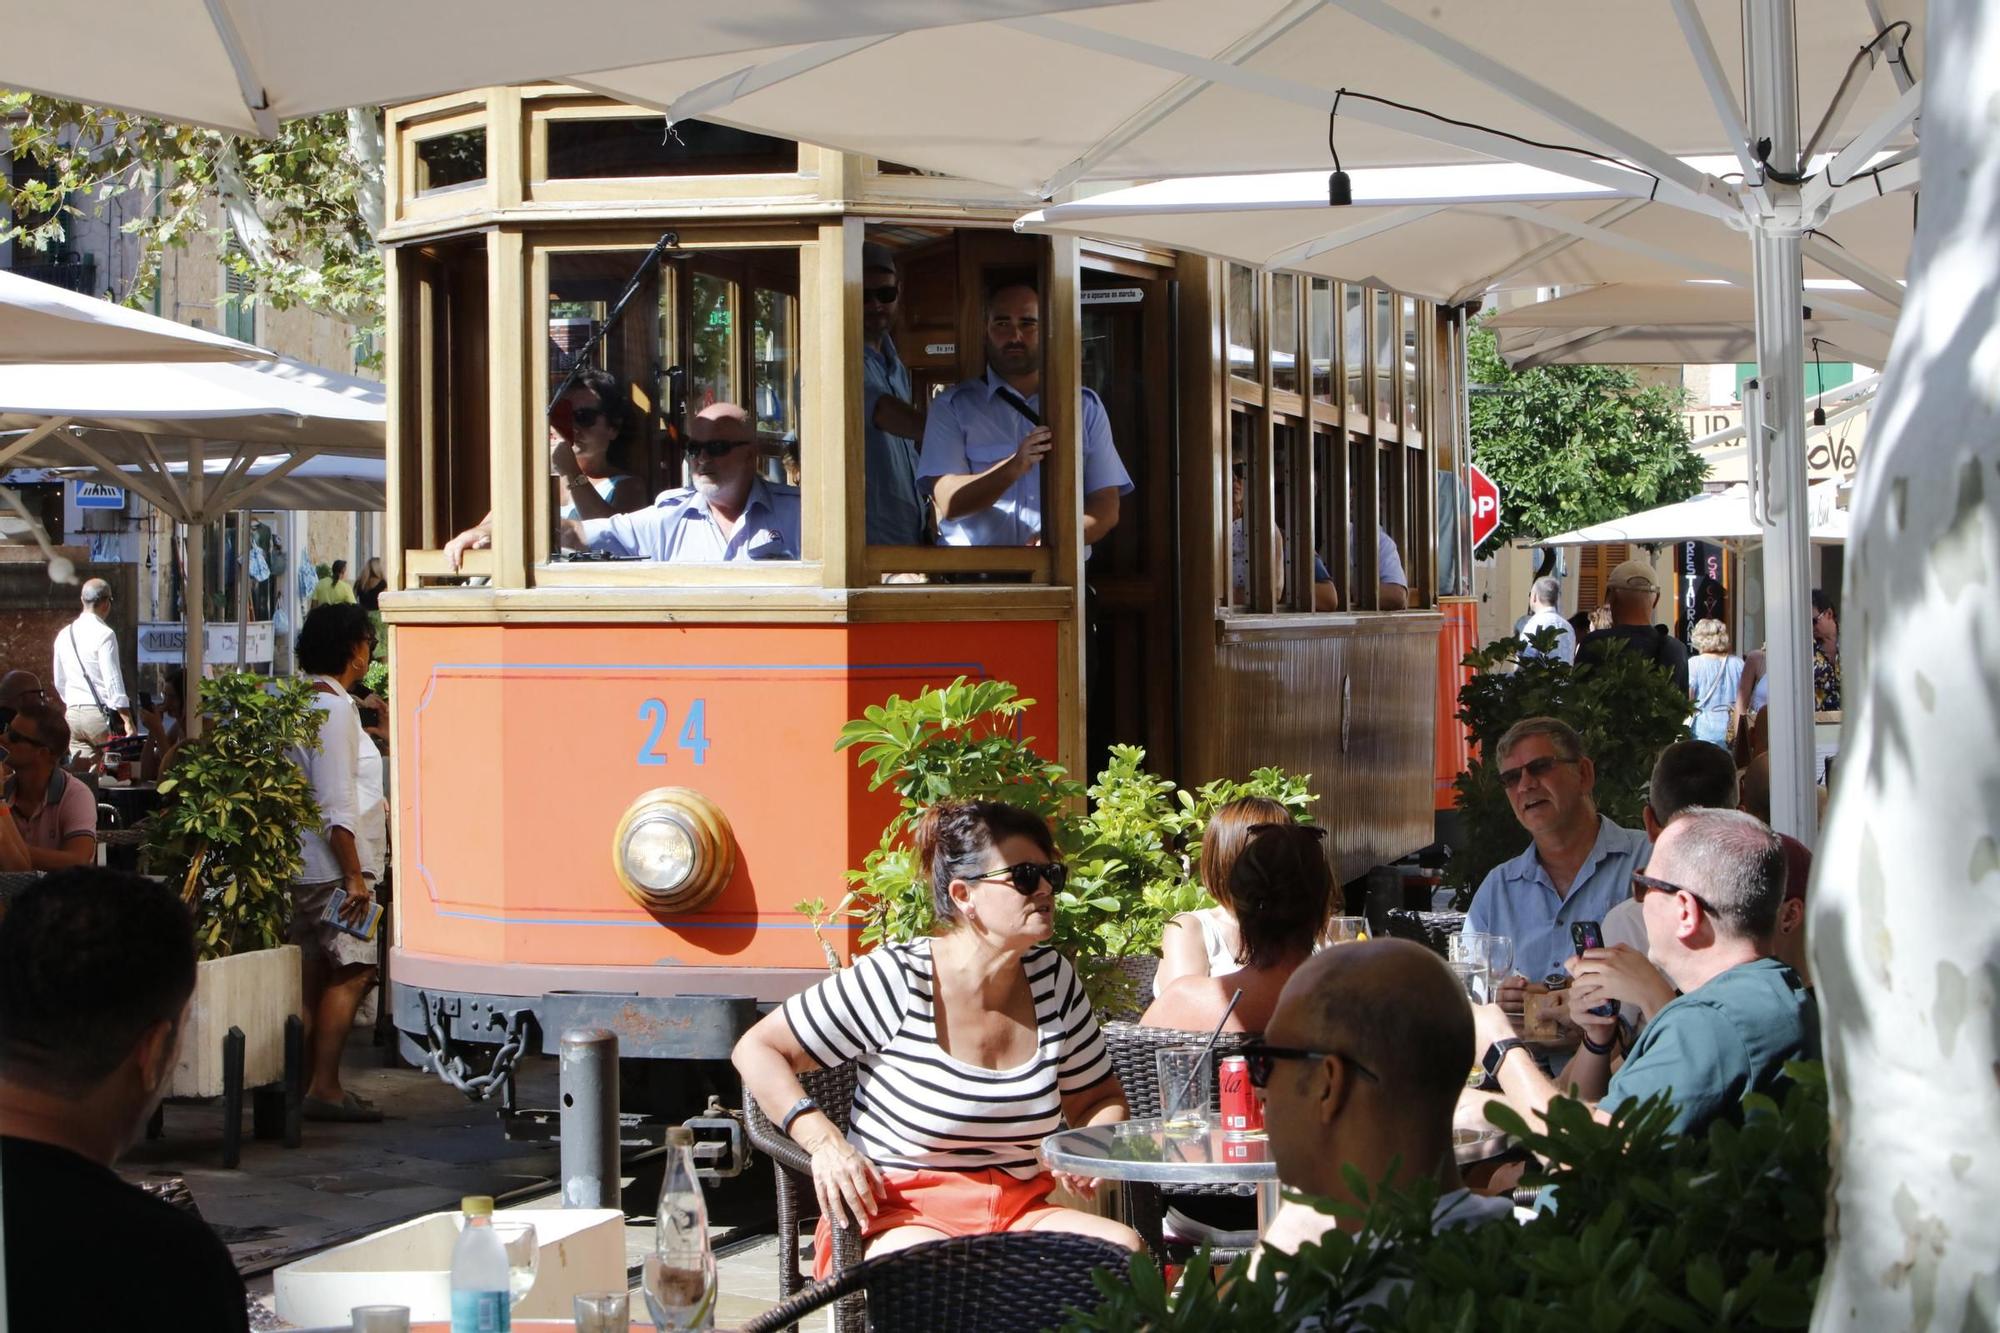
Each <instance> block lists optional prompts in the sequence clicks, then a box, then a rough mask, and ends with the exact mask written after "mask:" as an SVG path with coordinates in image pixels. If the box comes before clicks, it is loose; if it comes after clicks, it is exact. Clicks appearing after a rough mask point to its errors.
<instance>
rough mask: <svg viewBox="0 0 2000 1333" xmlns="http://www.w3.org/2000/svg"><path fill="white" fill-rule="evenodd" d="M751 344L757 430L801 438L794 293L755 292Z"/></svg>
mask: <svg viewBox="0 0 2000 1333" xmlns="http://www.w3.org/2000/svg"><path fill="white" fill-rule="evenodd" d="M750 304H751V318H752V320H753V321H754V322H753V323H752V325H751V330H750V345H751V350H752V353H753V355H754V358H755V359H754V361H753V362H752V366H751V372H752V382H753V383H754V384H755V385H756V392H755V394H754V395H753V397H754V398H755V400H756V407H757V431H758V433H759V434H761V435H767V436H775V437H777V438H778V439H781V440H785V441H788V442H790V444H791V445H792V447H793V448H794V450H796V449H797V446H798V439H799V300H798V298H797V297H796V296H793V295H792V294H791V293H790V292H782V291H773V290H772V289H770V288H768V287H759V288H756V289H754V290H753V291H752V292H751V302H750Z"/></svg>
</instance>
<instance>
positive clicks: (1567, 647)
mask: <svg viewBox="0 0 2000 1333" xmlns="http://www.w3.org/2000/svg"><path fill="white" fill-rule="evenodd" d="M1545 629H1552V630H1556V631H1558V633H1557V635H1556V647H1555V651H1554V652H1552V653H1550V654H1548V656H1550V657H1553V658H1555V659H1556V660H1557V661H1559V662H1574V661H1576V626H1574V625H1572V624H1570V623H1569V620H1568V619H1567V618H1566V617H1565V616H1564V615H1563V613H1562V612H1560V611H1556V610H1551V609H1549V608H1546V607H1544V608H1543V609H1542V610H1539V611H1537V612H1535V613H1534V614H1533V615H1531V616H1529V617H1528V618H1527V619H1526V620H1523V621H1522V622H1521V623H1520V624H1518V625H1516V626H1515V627H1514V637H1515V638H1517V639H1521V640H1524V641H1525V640H1526V639H1527V637H1528V636H1529V635H1530V634H1534V633H1536V632H1538V631H1540V630H1545ZM1521 656H1522V657H1524V658H1525V657H1540V656H1542V654H1541V653H1540V652H1539V651H1538V650H1537V649H1536V648H1535V646H1534V645H1533V644H1527V645H1526V646H1525V647H1523V648H1522V649H1521Z"/></svg>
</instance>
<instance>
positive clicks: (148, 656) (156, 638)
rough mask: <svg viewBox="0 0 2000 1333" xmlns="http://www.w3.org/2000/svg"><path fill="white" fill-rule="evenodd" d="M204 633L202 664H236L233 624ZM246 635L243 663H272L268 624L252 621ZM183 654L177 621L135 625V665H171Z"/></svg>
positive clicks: (182, 628)
mask: <svg viewBox="0 0 2000 1333" xmlns="http://www.w3.org/2000/svg"><path fill="white" fill-rule="evenodd" d="M206 628H207V630H208V633H206V634H204V635H203V636H202V640H203V643H204V645H205V647H206V649H207V652H206V653H205V654H204V655H203V660H204V661H206V662H209V663H212V664H218V665H221V664H231V665H233V664H234V663H235V661H236V622H235V621H233V620H228V621H220V622H215V623H211V624H209V625H208V626H206ZM247 628H248V630H249V633H250V638H249V647H248V651H246V652H245V653H244V654H243V660H244V661H245V662H269V661H273V660H275V657H276V653H275V649H276V646H277V636H276V635H275V634H274V633H273V632H272V629H271V622H270V621H268V620H253V621H251V622H250V624H249V625H248V627H247ZM186 653H187V626H186V625H183V624H182V623H181V622H180V621H178V620H150V621H142V622H140V625H139V664H140V665H141V666H148V665H151V664H153V663H156V662H158V663H172V662H178V661H180V660H181V659H182V658H183V657H184V656H186Z"/></svg>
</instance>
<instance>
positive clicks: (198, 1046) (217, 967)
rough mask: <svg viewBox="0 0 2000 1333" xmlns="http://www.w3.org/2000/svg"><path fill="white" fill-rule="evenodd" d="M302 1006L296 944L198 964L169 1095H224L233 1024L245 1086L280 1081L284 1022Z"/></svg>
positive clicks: (283, 1054)
mask: <svg viewBox="0 0 2000 1333" xmlns="http://www.w3.org/2000/svg"><path fill="white" fill-rule="evenodd" d="M299 1008H300V994H299V947H298V946H297V945H296V944H283V945H280V946H278V947H277V948H275V949H259V950H257V951H256V952H254V953H239V954H232V955H230V956H229V957H227V958H211V959H208V960H207V961H205V962H202V963H200V964H197V965H196V971H195V982H194V1003H193V1004H192V1005H191V1006H189V1010H188V1022H187V1028H186V1030H185V1031H183V1032H182V1033H181V1051H180V1057H179V1062H178V1063H177V1064H175V1066H174V1074H173V1078H172V1079H171V1080H170V1081H169V1082H168V1084H167V1095H168V1096H169V1097H217V1096H220V1095H222V1093H223V1092H224V1091H225V1087H224V1081H223V1051H222V1045H223V1038H224V1037H225V1036H227V1035H228V1033H229V1029H230V1028H232V1027H233V1028H238V1029H240V1030H241V1031H242V1033H243V1086H244V1087H251V1088H254V1087H259V1086H262V1085H264V1084H268V1083H276V1082H279V1081H280V1080H282V1079H283V1078H284V1076H285V1020H286V1019H287V1018H289V1017H291V1016H292V1015H293V1014H296V1013H298V1012H299Z"/></svg>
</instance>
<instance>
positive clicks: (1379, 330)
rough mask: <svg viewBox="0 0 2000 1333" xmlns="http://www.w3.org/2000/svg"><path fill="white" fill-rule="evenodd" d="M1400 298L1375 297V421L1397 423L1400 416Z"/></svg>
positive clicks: (1379, 292)
mask: <svg viewBox="0 0 2000 1333" xmlns="http://www.w3.org/2000/svg"><path fill="white" fill-rule="evenodd" d="M1396 341H1397V340H1396V298H1395V297H1394V296H1391V295H1390V294H1389V293H1388V292H1382V291H1378V292H1376V293H1375V348H1374V351H1375V419H1376V421H1377V422H1389V423H1392V424H1393V423H1394V422H1395V421H1396V419H1397V417H1398V416H1399V415H1400V409H1399V406H1398V404H1397V402H1396V354H1397V349H1396Z"/></svg>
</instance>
